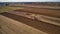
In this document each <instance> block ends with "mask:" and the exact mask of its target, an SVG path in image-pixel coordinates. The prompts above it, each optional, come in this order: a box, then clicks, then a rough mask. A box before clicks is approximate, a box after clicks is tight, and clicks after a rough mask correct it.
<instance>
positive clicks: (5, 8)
mask: <svg viewBox="0 0 60 34" xmlns="http://www.w3.org/2000/svg"><path fill="white" fill-rule="evenodd" d="M16 9H20V7H10V6H4V7H0V13H1V12H6V11H12V10H16Z"/></svg>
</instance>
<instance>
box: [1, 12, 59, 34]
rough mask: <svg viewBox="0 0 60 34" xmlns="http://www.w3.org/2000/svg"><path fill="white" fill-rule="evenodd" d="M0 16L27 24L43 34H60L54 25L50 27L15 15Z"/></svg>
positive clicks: (57, 27) (5, 14)
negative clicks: (44, 33) (43, 33)
mask: <svg viewBox="0 0 60 34" xmlns="http://www.w3.org/2000/svg"><path fill="white" fill-rule="evenodd" d="M1 15H4V16H7V17H9V18H12V19H14V20H17V21H20V22H22V23H24V24H27V25H29V26H32V27H34V28H36V29H39V30H41V31H43V32H46V33H48V34H60V26H56V25H52V24H48V23H45V22H41V21H38V20H32V19H29V18H26V17H22V16H17V15H15V14H10V13H7V12H5V13H1Z"/></svg>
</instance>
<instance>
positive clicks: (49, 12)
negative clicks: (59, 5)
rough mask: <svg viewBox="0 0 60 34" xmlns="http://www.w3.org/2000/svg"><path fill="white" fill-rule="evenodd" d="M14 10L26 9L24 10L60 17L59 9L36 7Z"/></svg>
mask: <svg viewBox="0 0 60 34" xmlns="http://www.w3.org/2000/svg"><path fill="white" fill-rule="evenodd" d="M15 11H26V12H33V13H37V14H42V15H47V16H52V17H57V18H60V10H52V9H37V8H24V9H18V10H15Z"/></svg>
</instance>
